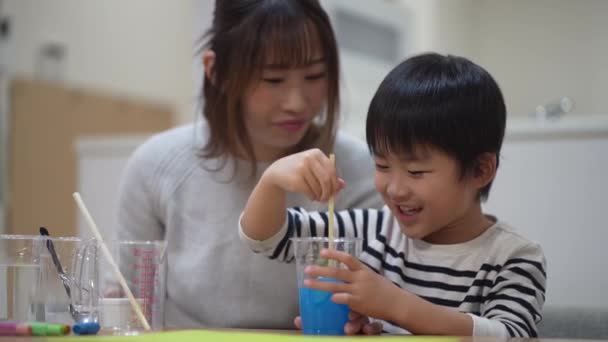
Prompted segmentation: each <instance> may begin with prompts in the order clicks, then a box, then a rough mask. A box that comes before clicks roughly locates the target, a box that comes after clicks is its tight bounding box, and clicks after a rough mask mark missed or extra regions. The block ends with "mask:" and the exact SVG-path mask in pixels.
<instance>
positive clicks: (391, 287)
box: [304, 249, 408, 321]
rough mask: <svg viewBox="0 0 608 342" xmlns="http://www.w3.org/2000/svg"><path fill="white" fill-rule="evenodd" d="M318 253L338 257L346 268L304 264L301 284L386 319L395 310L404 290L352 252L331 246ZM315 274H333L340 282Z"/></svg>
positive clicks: (354, 309) (336, 258) (332, 257)
mask: <svg viewBox="0 0 608 342" xmlns="http://www.w3.org/2000/svg"><path fill="white" fill-rule="evenodd" d="M321 256H322V257H324V258H327V259H332V260H336V261H339V262H340V263H342V264H344V265H346V267H347V268H348V269H344V268H337V267H327V266H318V265H312V266H306V268H305V269H304V273H305V274H306V275H307V276H308V277H309V278H307V279H305V280H304V286H306V287H309V288H312V289H315V290H321V291H327V292H333V293H334V294H333V296H332V297H331V299H332V301H334V302H335V303H338V304H346V305H348V306H349V307H350V308H351V310H353V311H356V312H359V313H361V314H363V315H367V316H369V317H376V318H378V319H382V320H386V321H390V320H392V318H393V317H392V316H393V315H394V314H395V312H397V311H399V310H401V311H403V308H396V305H397V303H398V302H397V301H396V300H395V299H396V298H400V297H402V296H403V295H404V294H408V293H407V292H406V291H404V290H402V289H401V288H399V287H398V286H397V285H395V284H393V283H392V282H391V281H390V280H388V279H386V278H384V277H383V276H381V275H379V274H377V273H375V272H374V271H372V270H371V269H370V268H369V267H367V266H366V265H364V264H363V263H362V262H361V261H359V260H357V258H355V257H354V256H352V255H350V254H348V253H344V252H340V251H337V250H334V249H323V250H322V251H321ZM319 277H326V278H333V279H336V280H340V281H341V282H333V281H323V280H318V279H317V278H319Z"/></svg>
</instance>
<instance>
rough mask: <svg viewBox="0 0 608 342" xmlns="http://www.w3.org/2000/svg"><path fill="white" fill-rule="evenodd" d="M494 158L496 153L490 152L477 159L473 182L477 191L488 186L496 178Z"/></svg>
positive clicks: (495, 161)
mask: <svg viewBox="0 0 608 342" xmlns="http://www.w3.org/2000/svg"><path fill="white" fill-rule="evenodd" d="M496 158H497V156H496V153H490V152H486V153H482V154H481V155H479V157H477V165H476V167H475V173H474V174H473V180H474V182H475V185H476V186H477V187H478V188H479V189H481V188H483V187H484V186H486V185H488V183H490V182H491V181H492V180H493V179H494V176H496V167H497V166H496V165H497V160H496Z"/></svg>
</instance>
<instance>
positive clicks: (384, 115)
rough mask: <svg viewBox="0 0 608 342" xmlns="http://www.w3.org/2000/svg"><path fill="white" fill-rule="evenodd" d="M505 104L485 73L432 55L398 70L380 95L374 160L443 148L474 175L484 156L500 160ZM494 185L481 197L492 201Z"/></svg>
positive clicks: (371, 120) (371, 116)
mask: <svg viewBox="0 0 608 342" xmlns="http://www.w3.org/2000/svg"><path fill="white" fill-rule="evenodd" d="M505 123H506V109H505V103H504V99H503V96H502V93H501V91H500V88H499V87H498V84H497V83H496V81H495V80H494V79H493V78H492V76H491V75H490V74H489V73H488V72H487V71H486V70H484V69H483V68H482V67H480V66H478V65H476V64H475V63H473V62H471V61H470V60H468V59H466V58H463V57H457V56H451V55H448V56H443V55H440V54H436V53H427V54H422V55H418V56H415V57H411V58H408V59H407V60H406V61H404V62H403V63H401V64H399V65H398V66H397V67H395V68H394V69H393V70H392V71H391V72H390V73H389V74H388V75H387V76H386V77H385V78H384V80H383V81H382V83H381V84H380V87H379V88H378V90H377V91H376V94H375V95H374V97H373V99H372V101H371V104H370V106H369V110H368V114H367V124H366V127H367V128H366V135H367V144H368V146H369V148H370V151H371V152H372V153H373V154H374V155H386V154H388V153H397V154H413V153H415V152H416V151H414V149H415V148H416V147H425V146H426V147H432V148H438V149H440V150H442V151H444V152H446V153H447V154H448V155H449V156H451V157H453V158H454V159H456V160H457V161H458V162H459V164H460V170H461V177H464V176H465V175H467V174H471V173H474V172H475V171H476V169H477V167H478V158H479V156H480V155H481V154H482V153H485V152H490V153H495V154H496V166H497V167H498V160H499V157H500V147H501V145H502V141H503V137H504V132H505ZM491 185H492V182H490V183H489V184H488V185H487V186H485V187H484V188H483V189H481V191H480V192H479V198H480V199H481V200H482V201H484V200H486V199H487V197H488V195H489V192H490V187H491Z"/></svg>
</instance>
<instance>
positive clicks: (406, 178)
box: [375, 148, 491, 244]
mask: <svg viewBox="0 0 608 342" xmlns="http://www.w3.org/2000/svg"><path fill="white" fill-rule="evenodd" d="M375 162H376V173H375V184H376V189H377V190H378V192H379V193H380V194H382V197H383V198H384V201H385V203H386V205H387V206H388V207H389V208H390V209H391V212H392V213H393V215H394V216H395V218H396V219H397V221H398V222H399V226H400V227H401V231H402V232H403V233H404V234H405V235H407V236H408V237H410V238H413V239H420V240H425V241H426V242H429V243H435V244H454V243H459V242H462V241H467V240H470V239H472V238H474V237H475V236H477V235H479V234H481V232H483V231H484V230H485V229H486V228H487V227H489V225H491V223H490V224H488V221H487V219H486V218H485V217H484V216H483V214H482V211H481V204H480V202H479V199H478V195H477V194H478V192H479V189H480V188H481V187H483V185H481V186H480V184H482V183H480V182H477V181H476V178H475V177H473V176H465V177H461V175H460V168H459V165H458V163H457V161H456V160H455V159H454V158H451V157H450V156H449V155H447V154H446V153H444V152H442V151H439V150H437V149H432V148H424V149H418V150H417V151H415V153H414V155H410V156H407V157H406V158H404V157H401V156H398V155H396V154H394V153H389V154H388V155H387V156H378V155H376V156H375ZM484 185H485V184H484Z"/></svg>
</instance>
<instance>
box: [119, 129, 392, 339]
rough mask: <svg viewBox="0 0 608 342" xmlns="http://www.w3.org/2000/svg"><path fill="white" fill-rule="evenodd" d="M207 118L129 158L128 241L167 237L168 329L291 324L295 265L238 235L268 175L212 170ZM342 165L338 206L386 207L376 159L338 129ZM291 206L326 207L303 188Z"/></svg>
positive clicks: (122, 216) (124, 197) (124, 210)
mask: <svg viewBox="0 0 608 342" xmlns="http://www.w3.org/2000/svg"><path fill="white" fill-rule="evenodd" d="M206 132H207V126H206V125H205V124H198V125H188V126H183V127H179V128H175V129H172V130H169V131H166V132H163V133H161V134H158V135H156V136H154V137H152V138H151V139H150V140H149V141H147V142H146V143H144V144H143V145H142V146H140V147H139V148H138V149H137V151H136V152H135V153H134V154H133V156H132V157H131V159H130V161H129V164H128V166H127V170H126V174H125V177H124V180H123V184H122V189H121V195H120V203H119V208H120V209H119V213H118V216H119V219H118V221H119V230H118V237H119V238H120V239H131V240H160V239H166V240H167V243H168V247H167V260H168V265H169V267H168V273H167V298H166V303H165V325H166V327H169V328H171V327H180V328H188V327H230V328H280V329H291V328H293V318H294V317H295V316H296V315H297V314H298V292H297V288H296V274H295V267H294V265H293V264H283V263H280V262H277V261H272V260H268V259H267V258H266V257H264V256H262V255H256V254H254V253H253V252H251V250H249V249H248V248H247V246H245V245H244V244H243V243H242V242H241V241H240V240H239V235H238V229H237V227H238V218H239V215H240V213H241V211H242V210H243V208H244V205H245V203H246V201H247V198H248V196H249V194H250V192H251V190H252V189H253V187H254V186H255V184H256V181H257V179H258V178H259V175H260V174H261V171H263V170H265V169H266V168H267V167H268V165H269V164H268V163H259V164H258V169H259V170H260V172H258V175H257V176H256V177H255V179H250V178H249V171H250V167H249V164H248V162H246V161H243V160H237V161H236V164H235V165H236V170H237V171H238V172H237V174H236V176H235V178H234V180H232V181H229V180H230V177H231V175H232V174H233V173H232V171H233V170H234V167H235V166H234V165H233V164H232V163H228V164H227V165H226V167H225V168H223V169H222V170H221V171H216V172H213V171H209V170H210V169H213V168H214V167H215V168H217V166H218V165H219V161H218V160H203V159H201V158H200V157H199V156H198V155H197V153H198V152H199V151H200V148H201V146H202V145H203V143H204V141H206V137H207V133H206ZM334 152H335V154H336V165H337V168H338V172H339V174H340V176H341V177H342V178H343V179H344V180H345V182H346V188H345V189H344V190H343V191H342V192H341V193H340V195H339V196H338V197H337V198H336V203H335V208H336V210H340V209H345V208H351V207H358V208H367V207H376V208H380V207H381V206H382V200H381V198H380V196H379V195H378V194H377V193H376V192H375V190H374V187H373V162H372V159H371V157H370V154H369V152H368V150H367V147H366V146H365V144H364V143H363V142H361V141H359V140H357V139H355V138H352V137H349V136H346V135H344V134H339V135H338V138H337V140H336V145H335V148H334ZM288 206H290V207H293V206H299V207H303V208H306V209H308V210H321V209H324V208H325V205H324V204H321V203H314V202H311V201H309V200H308V199H306V198H305V197H303V196H302V195H299V194H291V195H290V196H289V197H288Z"/></svg>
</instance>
